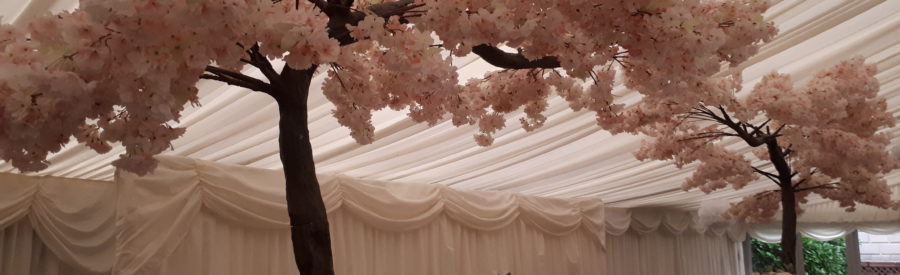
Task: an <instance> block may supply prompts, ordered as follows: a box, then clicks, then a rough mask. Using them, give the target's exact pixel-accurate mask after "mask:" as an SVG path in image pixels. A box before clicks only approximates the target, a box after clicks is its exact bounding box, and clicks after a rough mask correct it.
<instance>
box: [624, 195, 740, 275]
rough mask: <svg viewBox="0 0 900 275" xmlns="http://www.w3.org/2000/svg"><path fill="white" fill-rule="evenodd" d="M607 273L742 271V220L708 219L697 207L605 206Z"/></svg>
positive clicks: (680, 274)
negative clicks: (687, 209) (700, 213)
mask: <svg viewBox="0 0 900 275" xmlns="http://www.w3.org/2000/svg"><path fill="white" fill-rule="evenodd" d="M606 218H607V219H606V224H607V236H606V243H607V252H608V254H607V261H608V264H609V267H608V272H609V274H611V275H656V274H667V275H722V274H743V272H744V264H745V263H744V259H743V250H742V247H741V245H742V244H741V242H742V241H743V240H744V237H745V236H746V233H745V232H746V231H745V230H744V228H745V227H744V226H742V225H736V224H731V223H728V222H717V223H711V224H707V223H704V222H703V221H701V219H700V218H699V217H698V215H697V212H688V211H678V210H667V209H658V208H645V209H619V208H608V209H606Z"/></svg>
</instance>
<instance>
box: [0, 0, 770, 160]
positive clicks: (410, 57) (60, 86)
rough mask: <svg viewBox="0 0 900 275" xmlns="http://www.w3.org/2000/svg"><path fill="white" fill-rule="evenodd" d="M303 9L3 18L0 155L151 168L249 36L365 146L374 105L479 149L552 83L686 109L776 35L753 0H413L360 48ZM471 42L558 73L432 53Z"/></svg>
mask: <svg viewBox="0 0 900 275" xmlns="http://www.w3.org/2000/svg"><path fill="white" fill-rule="evenodd" d="M298 3H299V7H295V6H294V4H295V2H294V1H270V0H169V1H161V0H102V1H101V0H84V1H81V7H80V8H79V9H77V10H75V11H73V12H64V13H61V14H57V15H47V16H43V17H40V18H37V19H35V20H33V21H32V22H31V23H30V24H28V25H26V26H10V25H3V26H0V99H2V106H0V159H3V160H6V161H11V162H12V163H13V165H14V166H15V167H17V168H19V169H21V170H23V171H35V170H40V169H43V168H45V167H46V166H47V163H46V161H45V159H46V157H47V155H48V154H49V153H52V152H55V151H58V150H59V149H60V148H61V146H62V145H64V144H66V143H67V142H68V141H69V140H70V139H71V137H72V136H75V137H76V139H77V140H78V141H79V142H81V143H84V144H86V145H87V146H89V147H91V148H92V149H94V150H96V151H98V152H101V153H103V152H105V151H107V150H109V148H110V145H109V144H110V143H114V142H121V143H122V144H123V145H124V147H125V148H126V153H125V154H124V155H122V156H121V158H120V159H119V160H117V161H115V162H114V164H115V165H117V166H118V167H121V168H124V169H127V170H130V171H134V172H138V173H146V172H148V171H150V170H152V169H153V168H154V167H155V160H153V158H152V156H153V155H155V154H157V153H160V152H162V151H164V150H165V149H167V148H169V147H170V146H171V145H170V144H171V141H172V140H173V139H175V138H177V137H178V136H180V135H181V134H182V133H183V131H184V130H183V129H180V128H176V127H173V126H171V125H172V124H173V122H177V121H178V119H179V117H180V112H181V111H182V109H183V106H184V105H185V104H186V103H196V98H197V92H198V91H197V88H196V87H195V85H196V83H197V82H198V81H199V77H200V75H201V74H202V73H203V71H204V69H205V68H206V66H207V65H209V64H214V65H215V66H217V67H221V68H224V69H229V70H233V71H236V70H238V69H240V68H241V67H242V65H243V63H242V62H241V58H246V57H247V56H246V53H245V51H246V50H247V49H248V48H250V47H251V46H252V45H255V44H257V43H258V44H259V45H260V52H261V53H262V54H264V55H266V56H267V57H268V58H271V59H274V58H282V59H284V60H285V61H286V62H287V64H288V65H290V66H291V67H293V68H295V69H302V68H308V67H310V66H311V65H314V64H315V65H323V66H320V68H326V69H328V70H329V72H328V78H327V79H326V81H325V85H324V93H325V95H326V97H327V98H328V99H329V100H331V101H332V102H333V103H334V104H335V106H336V107H335V110H334V115H335V117H336V118H337V119H338V121H339V122H340V123H341V124H342V125H344V126H347V127H348V128H350V130H351V135H352V136H353V138H355V139H356V140H357V141H358V142H360V143H369V142H372V140H373V138H374V137H373V136H374V126H373V125H372V122H371V117H372V112H374V111H377V110H380V109H383V108H393V109H397V110H404V109H405V110H408V111H409V115H410V117H411V118H412V119H414V120H416V121H420V122H427V123H430V124H434V123H437V122H439V121H441V120H443V119H444V118H446V117H450V118H451V119H452V121H453V123H454V124H455V125H464V124H472V125H478V128H479V130H480V133H479V134H477V135H476V140H477V141H478V143H479V144H481V145H488V144H490V143H491V142H492V141H493V136H492V135H493V134H494V133H496V131H497V130H499V129H502V128H503V127H505V125H507V123H506V120H507V114H508V113H511V112H516V111H518V110H523V111H524V113H525V116H524V117H523V118H522V119H521V120H520V122H521V124H522V126H523V127H524V128H525V129H526V130H533V129H535V128H537V127H540V126H541V125H543V123H544V121H545V119H546V117H545V116H544V115H542V112H543V111H544V110H545V109H546V108H547V104H548V103H547V100H548V98H549V97H550V96H551V95H552V93H554V92H555V93H556V94H558V95H560V96H562V97H563V98H565V99H566V100H567V101H569V103H570V106H571V107H572V108H573V109H576V110H580V109H588V110H591V111H594V112H596V113H597V120H598V124H599V125H600V126H602V127H603V128H606V129H609V130H612V131H615V132H622V131H628V132H636V131H638V130H637V129H638V128H640V127H641V126H644V125H650V124H653V123H655V122H659V121H663V120H665V119H666V118H667V117H670V116H672V115H673V114H677V113H679V112H680V111H683V109H679V108H672V107H671V106H684V105H685V104H680V103H687V102H696V101H698V100H700V99H702V98H706V99H709V98H713V97H714V96H710V95H715V94H716V93H720V92H721V91H720V90H722V89H720V88H718V86H717V85H719V83H720V82H721V81H720V80H717V79H714V78H712V75H713V74H714V73H716V72H718V70H719V68H720V66H721V65H722V64H730V65H735V64H737V63H739V62H741V61H743V60H745V59H746V58H748V57H749V56H750V55H752V54H753V53H755V52H756V50H757V48H758V47H759V45H760V44H761V43H763V42H765V41H768V40H770V39H771V38H772V36H774V34H775V28H774V27H773V25H772V24H771V23H768V22H765V21H763V20H762V16H761V13H762V12H763V11H765V9H766V8H767V2H766V1H763V0H726V1H701V0H679V1H670V0H640V1H632V0H602V1H595V0H592V1H588V0H575V1H550V0H531V1H523V0H501V1H487V0H477V1H437V0H422V1H421V2H420V3H421V4H424V5H425V6H424V7H422V8H421V9H422V12H421V13H419V14H417V15H419V16H416V17H410V18H408V19H409V20H410V21H412V23H411V24H401V23H400V21H401V20H399V19H398V18H397V17H396V16H395V17H392V18H390V19H388V20H385V19H384V18H382V17H380V16H375V15H373V14H371V13H370V12H369V11H365V14H366V16H365V17H364V18H363V20H362V21H361V22H359V23H357V24H356V26H355V27H354V26H350V30H351V35H352V36H353V37H354V38H355V39H356V40H358V41H359V42H357V43H353V44H351V45H348V46H344V47H341V46H340V45H339V43H338V41H337V40H335V39H332V38H329V33H328V28H327V25H328V22H329V18H328V17H327V16H326V15H324V14H323V13H321V11H319V10H318V8H316V7H315V6H314V5H313V4H311V3H310V2H309V1H299V2H298ZM354 10H365V8H362V7H358V9H354ZM482 44H486V45H490V46H493V47H499V46H507V47H511V48H517V49H519V52H520V53H521V54H522V55H523V56H524V57H526V58H528V59H539V58H544V57H553V58H554V59H555V60H556V61H558V63H559V65H560V68H558V69H554V68H548V69H535V70H507V71H498V72H491V73H488V74H487V75H486V76H485V77H484V78H482V79H476V80H472V81H469V82H468V83H464V84H461V83H460V80H459V77H458V75H457V73H456V69H457V68H456V67H455V66H454V65H453V64H452V62H451V60H450V59H449V58H448V57H446V56H444V55H442V50H444V49H446V50H450V51H451V52H452V54H454V55H458V56H462V55H465V54H468V53H470V52H471V50H472V47H473V46H476V45H482ZM617 74H621V75H622V76H624V81H625V84H626V86H627V87H629V88H631V89H634V90H637V91H638V92H640V93H642V94H644V95H645V98H644V99H643V100H642V101H641V103H639V104H637V105H635V106H632V107H628V108H625V107H623V105H622V104H621V103H616V102H615V100H614V99H615V98H614V97H613V96H612V95H611V92H610V91H611V90H612V85H613V76H615V75H617ZM707 153H711V154H718V153H715V152H713V151H709V152H707ZM709 169H712V170H716V169H719V168H713V167H711V168H709ZM712 170H710V171H712Z"/></svg>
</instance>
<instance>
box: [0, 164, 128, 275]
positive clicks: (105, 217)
mask: <svg viewBox="0 0 900 275" xmlns="http://www.w3.org/2000/svg"><path fill="white" fill-rule="evenodd" d="M0 183H2V184H0V234H2V240H0V252H2V257H0V260H2V262H0V274H73V273H74V271H73V272H69V271H67V270H80V271H84V272H94V273H103V272H109V270H110V267H111V264H112V261H111V259H112V258H113V252H114V241H115V235H114V229H115V219H114V218H115V200H116V188H115V185H113V184H111V183H109V182H96V181H86V180H70V179H61V178H43V177H27V176H21V175H12V174H0ZM54 266H58V267H59V268H57V269H55V270H54ZM26 271H27V272H26ZM29 272H30V273H29ZM75 274H77V273H75Z"/></svg>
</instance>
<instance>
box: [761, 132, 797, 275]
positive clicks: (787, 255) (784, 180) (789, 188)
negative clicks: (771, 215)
mask: <svg viewBox="0 0 900 275" xmlns="http://www.w3.org/2000/svg"><path fill="white" fill-rule="evenodd" d="M766 149H768V151H769V160H770V161H772V165H773V166H775V170H776V171H777V172H778V181H779V185H780V187H781V265H782V267H784V271H785V272H789V273H791V274H794V273H796V271H797V264H796V255H797V253H796V252H797V208H796V206H797V198H796V196H795V194H794V186H793V182H792V178H793V172H792V171H791V166H790V164H788V162H787V160H786V159H785V154H784V151H783V150H782V149H781V146H779V145H778V140H777V139H774V138H773V139H771V140H769V141H767V142H766Z"/></svg>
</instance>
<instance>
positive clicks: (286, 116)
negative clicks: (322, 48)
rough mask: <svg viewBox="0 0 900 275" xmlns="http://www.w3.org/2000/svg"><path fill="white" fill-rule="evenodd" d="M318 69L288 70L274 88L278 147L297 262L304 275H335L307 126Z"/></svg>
mask: <svg viewBox="0 0 900 275" xmlns="http://www.w3.org/2000/svg"><path fill="white" fill-rule="evenodd" d="M315 69H316V67H315V66H313V67H312V68H309V69H306V70H294V69H291V68H290V67H287V66H285V68H284V70H283V71H282V73H281V82H280V83H279V84H281V85H277V86H273V87H274V89H275V91H273V93H272V96H273V97H275V100H276V101H277V102H278V110H279V112H280V114H281V120H280V123H279V127H280V135H279V137H278V144H279V147H280V149H281V162H282V164H283V165H284V177H285V187H286V189H287V192H286V196H287V208H288V215H289V216H290V221H291V241H292V243H293V248H294V260H295V261H296V263H297V267H298V268H299V269H300V274H302V275H333V274H334V266H333V262H332V258H331V257H332V256H331V237H330V234H329V231H328V216H327V214H326V213H325V203H324V202H323V201H322V194H321V192H320V191H319V181H318V180H317V179H316V167H315V163H314V162H313V154H312V145H311V144H310V139H309V127H308V125H307V118H308V117H307V105H306V103H307V97H308V95H309V84H310V80H311V79H312V75H313V72H315Z"/></svg>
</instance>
